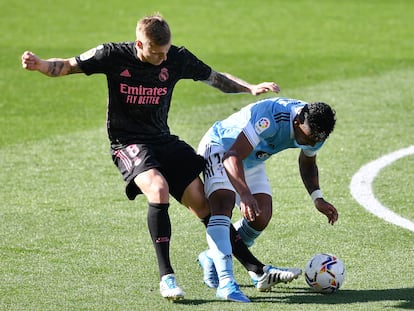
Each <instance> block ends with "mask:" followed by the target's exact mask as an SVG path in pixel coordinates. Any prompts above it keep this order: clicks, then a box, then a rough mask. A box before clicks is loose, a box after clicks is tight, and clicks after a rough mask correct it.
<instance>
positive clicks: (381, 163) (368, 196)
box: [350, 145, 414, 232]
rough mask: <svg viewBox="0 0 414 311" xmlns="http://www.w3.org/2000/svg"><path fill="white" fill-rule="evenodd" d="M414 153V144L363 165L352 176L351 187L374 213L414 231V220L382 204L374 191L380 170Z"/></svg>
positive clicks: (358, 199)
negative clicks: (373, 185)
mask: <svg viewBox="0 0 414 311" xmlns="http://www.w3.org/2000/svg"><path fill="white" fill-rule="evenodd" d="M412 154H414V145H413V146H410V147H408V148H404V149H400V150H397V151H394V152H392V153H389V154H386V155H384V156H382V157H381V158H378V159H377V160H374V161H372V162H369V163H368V164H365V165H364V166H362V167H361V168H360V169H359V171H358V172H356V174H355V175H354V176H353V177H352V180H351V184H350V189H351V194H352V196H353V197H354V199H355V200H356V201H357V202H358V203H359V204H361V205H362V206H363V207H364V208H365V209H366V210H368V211H369V212H371V213H372V214H374V215H376V216H378V217H380V218H382V219H384V220H385V221H388V222H390V223H392V224H394V225H397V226H400V227H403V228H405V229H408V230H411V231H413V232H414V222H412V221H410V220H408V219H406V218H403V217H401V216H400V215H398V214H396V213H394V212H392V211H391V210H389V209H388V208H386V207H385V206H384V205H382V204H381V202H379V201H378V200H377V199H376V198H375V195H374V193H373V191H372V182H373V181H374V179H375V177H376V176H377V175H378V173H379V172H380V170H382V169H383V168H384V167H386V166H388V165H390V164H391V163H392V162H394V161H396V160H398V159H400V158H403V157H406V156H409V155H412Z"/></svg>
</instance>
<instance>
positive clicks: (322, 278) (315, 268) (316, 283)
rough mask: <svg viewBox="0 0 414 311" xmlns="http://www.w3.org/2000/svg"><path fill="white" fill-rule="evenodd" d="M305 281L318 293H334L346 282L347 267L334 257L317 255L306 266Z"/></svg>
mask: <svg viewBox="0 0 414 311" xmlns="http://www.w3.org/2000/svg"><path fill="white" fill-rule="evenodd" d="M305 280H306V283H308V285H309V286H310V287H312V289H313V290H315V291H316V292H319V293H324V294H329V293H334V292H336V291H337V290H338V289H339V288H340V287H341V285H342V284H343V282H344V280H345V266H344V264H343V262H342V261H341V260H340V259H339V258H338V257H336V256H334V255H331V254H316V255H315V256H313V257H312V258H311V259H310V260H309V262H308V263H307V265H306V268H305Z"/></svg>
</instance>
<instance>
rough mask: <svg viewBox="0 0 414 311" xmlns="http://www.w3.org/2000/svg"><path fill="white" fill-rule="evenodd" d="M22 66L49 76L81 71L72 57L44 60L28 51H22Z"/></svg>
mask: <svg viewBox="0 0 414 311" xmlns="http://www.w3.org/2000/svg"><path fill="white" fill-rule="evenodd" d="M22 67H23V68H24V69H27V70H32V71H33V70H37V71H39V72H41V73H43V74H45V75H47V76H49V77H60V76H65V75H69V74H72V73H80V72H82V70H81V69H80V68H79V66H78V63H77V62H76V60H75V58H74V57H72V58H68V59H63V58H51V59H47V60H44V59H40V58H39V57H38V56H37V55H36V54H34V53H32V52H29V51H26V52H24V53H23V55H22Z"/></svg>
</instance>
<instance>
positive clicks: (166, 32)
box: [136, 13, 171, 46]
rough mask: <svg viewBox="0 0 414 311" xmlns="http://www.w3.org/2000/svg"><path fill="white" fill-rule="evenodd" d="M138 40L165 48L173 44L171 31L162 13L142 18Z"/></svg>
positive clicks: (138, 28) (138, 26)
mask: <svg viewBox="0 0 414 311" xmlns="http://www.w3.org/2000/svg"><path fill="white" fill-rule="evenodd" d="M136 36H137V40H145V39H147V40H149V43H150V44H151V43H152V44H155V45H158V46H164V45H167V44H169V43H170V42H171V30H170V26H169V25H168V23H167V21H166V20H165V19H164V18H163V17H162V15H161V14H160V13H154V14H153V15H150V16H146V17H143V18H141V19H140V20H139V21H138V23H137V28H136Z"/></svg>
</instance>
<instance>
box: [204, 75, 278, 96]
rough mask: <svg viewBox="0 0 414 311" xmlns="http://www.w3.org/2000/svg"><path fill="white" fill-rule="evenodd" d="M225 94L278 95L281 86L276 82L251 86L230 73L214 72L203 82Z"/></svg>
mask: <svg viewBox="0 0 414 311" xmlns="http://www.w3.org/2000/svg"><path fill="white" fill-rule="evenodd" d="M203 82H205V83H207V84H208V85H211V86H213V87H215V88H217V89H219V90H221V91H222V92H224V93H249V94H252V95H259V94H262V93H267V92H275V93H278V92H279V91H280V89H279V86H277V84H276V83H274V82H262V83H260V84H250V83H247V82H246V81H243V80H241V79H239V78H236V77H234V76H232V75H230V74H228V73H220V72H217V71H214V70H212V71H211V74H210V77H208V79H207V80H206V81H203Z"/></svg>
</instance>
